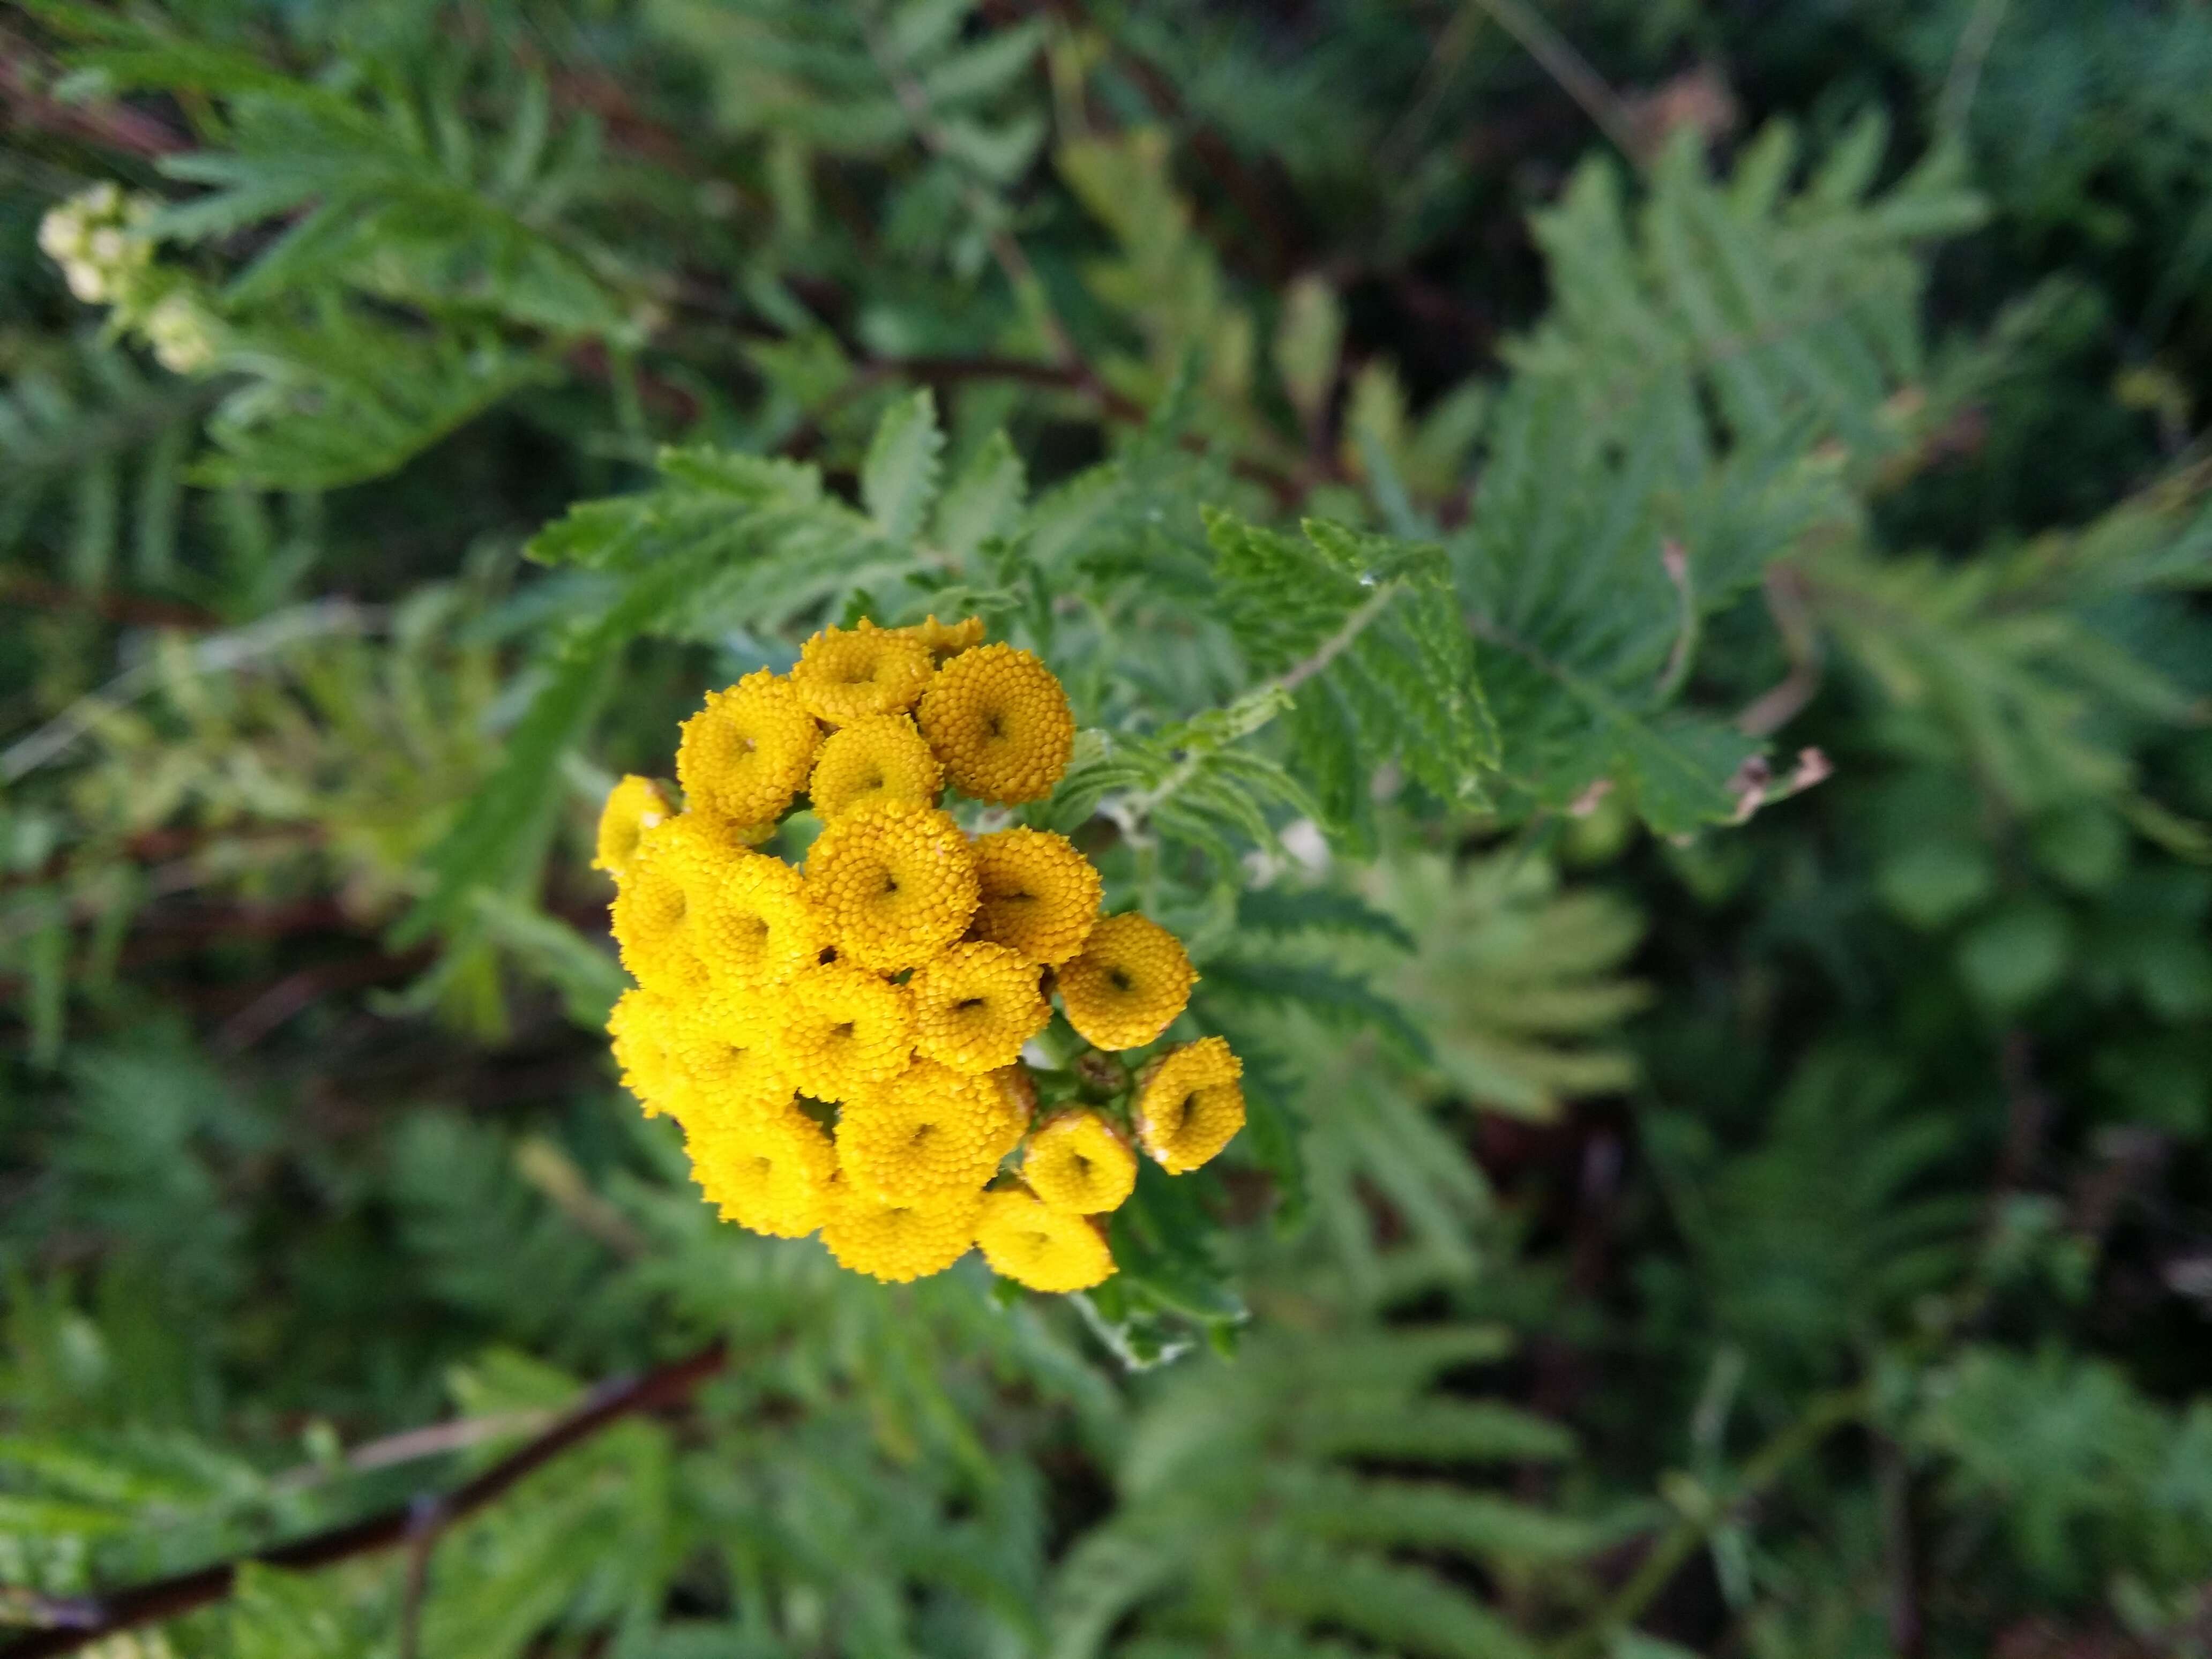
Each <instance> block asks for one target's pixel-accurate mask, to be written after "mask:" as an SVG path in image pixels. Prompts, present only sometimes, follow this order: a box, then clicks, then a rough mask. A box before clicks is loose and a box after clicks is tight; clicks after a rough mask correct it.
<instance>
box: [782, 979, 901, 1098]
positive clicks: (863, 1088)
mask: <svg viewBox="0 0 2212 1659" xmlns="http://www.w3.org/2000/svg"><path fill="white" fill-rule="evenodd" d="M774 1001H775V1006H776V1009H777V1014H778V1024H777V1026H776V1030H775V1052H776V1054H778V1056H779V1057H780V1058H781V1060H782V1062H783V1067H784V1070H785V1072H786V1073H788V1074H789V1076H790V1078H791V1081H792V1086H793V1087H794V1088H796V1089H797V1090H798V1091H799V1093H801V1094H805V1095H811V1096H813V1097H814V1098H815V1099H817V1100H855V1099H858V1098H860V1097H861V1096H863V1095H865V1094H866V1093H867V1092H868V1091H871V1090H872V1089H875V1088H878V1087H879V1086H881V1085H884V1084H885V1083H888V1082H890V1080H891V1079H893V1078H895V1077H896V1076H897V1075H898V1074H899V1073H901V1072H902V1071H904V1070H905V1069H906V1066H907V1061H908V1060H910V1059H912V1058H913V1056H914V1000H913V999H912V998H911V997H910V996H908V994H907V990H906V987H904V986H902V985H894V984H892V983H891V982H890V981H889V980H887V979H884V978H882V977H880V976H879V975H875V974H872V973H869V972H868V971H867V970H866V969H863V968H856V967H854V965H853V964H852V963H848V962H831V963H820V964H818V965H817V966H815V967H812V968H809V969H806V970H805V972H804V973H801V974H799V975H798V976H797V977H796V978H794V979H793V980H792V981H791V982H790V984H788V985H787V986H785V987H782V988H781V989H780V990H778V991H777V992H775V994H774Z"/></svg>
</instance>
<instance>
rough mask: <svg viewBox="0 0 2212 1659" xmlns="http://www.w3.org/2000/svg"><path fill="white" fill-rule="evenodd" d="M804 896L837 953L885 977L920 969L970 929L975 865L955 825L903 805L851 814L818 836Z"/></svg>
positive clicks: (935, 814)
mask: <svg viewBox="0 0 2212 1659" xmlns="http://www.w3.org/2000/svg"><path fill="white" fill-rule="evenodd" d="M806 892H807V896H808V897H809V898H811V900H812V901H813V902H814V906H815V908H817V910H819V911H820V912H821V913H822V915H823V916H824V917H825V918H827V919H828V921H829V925H830V927H831V928H832V929H833V930H834V931H835V933H836V940H837V948H838V949H839V950H840V951H842V952H843V953H844V954H845V955H847V956H849V957H852V958H853V960H854V961H855V962H857V963H860V964H861V965H862V966H864V967H868V968H874V969H879V970H881V971H882V972H884V973H887V974H890V973H896V972H898V971H899V970H900V969H906V968H918V967H920V966H921V964H922V963H925V962H927V961H928V960H929V959H930V957H933V956H935V955H936V954H937V953H938V952H939V951H942V950H943V949H944V948H945V946H946V945H950V944H951V943H952V941H953V940H955V939H958V938H959V937H960V935H961V934H962V933H965V932H966V931H967V930H968V921H969V917H971V916H973V915H975V860H974V859H972V858H971V857H970V856H969V852H968V842H967V838H966V837H965V836H963V835H962V834H961V833H960V826H959V825H958V824H957V823H953V821H952V820H951V818H950V817H946V816H945V814H944V813H943V812H940V811H938V810H937V809H936V808H934V807H929V806H916V805H912V804H911V803H909V802H906V801H884V802H883V803H882V804H881V805H875V806H860V807H855V808H854V810H853V811H849V812H847V813H845V814H844V815H842V817H839V818H838V819H837V820H836V822H835V823H831V824H830V825H829V827H828V828H827V829H823V832H822V833H821V835H820V836H817V837H816V839H815V842H814V845H813V846H812V847H811V848H809V849H808V850H807V854H806Z"/></svg>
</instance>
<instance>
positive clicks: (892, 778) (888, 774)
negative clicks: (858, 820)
mask: <svg viewBox="0 0 2212 1659" xmlns="http://www.w3.org/2000/svg"><path fill="white" fill-rule="evenodd" d="M944 787H945V769H944V768H943V767H941V766H939V764H938V763H937V757H936V756H934V755H933V754H931V753H930V752H929V745H928V744H926V743H924V742H923V741H922V740H921V732H919V731H917V730H916V729H915V724H914V717H913V716H912V715H910V714H869V715H866V716H864V717H863V718H861V719H860V720H854V722H853V723H852V724H851V725H850V726H839V727H838V728H837V729H836V731H835V732H831V733H830V734H829V738H827V740H825V741H824V742H823V745H822V752H821V753H820V754H818V755H817V756H816V757H814V775H813V777H812V778H811V780H810V781H808V783H807V786H806V793H807V797H808V799H811V801H812V802H813V803H814V810H815V811H816V813H817V814H818V815H819V816H820V817H821V818H822V820H823V822H824V823H828V822H829V821H830V820H831V819H834V818H836V817H842V816H843V815H844V814H845V813H847V812H849V811H853V810H854V808H855V807H860V806H874V805H880V804H881V803H882V802H884V801H905V802H908V803H909V804H911V805H916V806H934V805H937V797H938V795H939V793H941V792H942V791H943V789H944Z"/></svg>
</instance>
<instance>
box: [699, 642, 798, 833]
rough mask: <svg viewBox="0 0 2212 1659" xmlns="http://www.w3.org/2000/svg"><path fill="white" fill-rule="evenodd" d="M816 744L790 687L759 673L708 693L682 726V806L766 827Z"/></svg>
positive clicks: (780, 808) (788, 798)
mask: <svg viewBox="0 0 2212 1659" xmlns="http://www.w3.org/2000/svg"><path fill="white" fill-rule="evenodd" d="M821 742H822V728H821V727H820V726H817V725H816V724H815V723H814V717H813V716H812V715H811V714H808V713H807V712H806V710H805V708H804V707H802V706H801V704H800V702H799V696H798V694H797V693H796V692H794V691H793V690H792V686H791V683H790V682H789V681H788V680H785V679H783V678H780V677H779V676H777V675H775V674H772V673H770V672H769V671H768V670H767V669H765V668H763V669H760V670H758V671H756V672H754V673H750V674H748V675H746V676H745V677H744V678H743V679H741V680H739V681H738V683H737V684H735V685H733V686H731V687H730V688H729V689H728V690H724V691H709V692H708V694H707V706H706V707H705V708H702V709H701V710H700V711H699V712H698V713H697V714H694V715H693V716H692V717H691V718H690V720H686V721H684V737H683V740H682V742H681V743H679V744H678V746H677V750H676V779H677V781H678V782H679V783H681V784H682V785H683V786H684V799H685V801H686V804H687V805H691V806H694V807H702V808H704V809H705V810H706V811H710V812H712V813H714V815H715V816H716V817H722V818H726V819H727V820H729V822H730V823H733V824H757V823H768V822H769V820H770V819H772V818H775V817H777V816H778V815H779V814H781V812H782V811H783V809H784V808H785V807H787V806H788V805H791V799H792V797H793V795H795V794H797V793H799V786H801V785H802V784H804V783H805V781H806V774H807V769H809V768H810V767H811V766H812V765H813V764H814V751H815V750H816V749H817V748H818V747H819V746H820V745H821Z"/></svg>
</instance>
